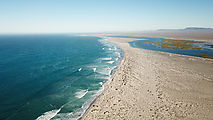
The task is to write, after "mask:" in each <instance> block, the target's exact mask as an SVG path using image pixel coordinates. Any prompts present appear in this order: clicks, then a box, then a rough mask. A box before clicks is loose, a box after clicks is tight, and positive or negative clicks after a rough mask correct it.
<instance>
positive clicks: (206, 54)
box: [110, 36, 213, 58]
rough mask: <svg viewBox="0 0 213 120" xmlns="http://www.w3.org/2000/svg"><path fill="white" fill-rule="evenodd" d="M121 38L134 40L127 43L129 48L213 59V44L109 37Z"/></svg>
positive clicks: (149, 38) (148, 38)
mask: <svg viewBox="0 0 213 120" xmlns="http://www.w3.org/2000/svg"><path fill="white" fill-rule="evenodd" d="M110 37H121V38H136V39H142V40H135V41H132V42H129V44H130V46H132V47H135V48H142V49H147V50H154V51H163V52H169V53H175V54H181V55H190V56H196V57H203V58H213V43H208V42H200V41H193V40H173V39H164V38H151V37H131V36H110Z"/></svg>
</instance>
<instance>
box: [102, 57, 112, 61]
mask: <svg viewBox="0 0 213 120" xmlns="http://www.w3.org/2000/svg"><path fill="white" fill-rule="evenodd" d="M101 60H112V57H109V58H101Z"/></svg>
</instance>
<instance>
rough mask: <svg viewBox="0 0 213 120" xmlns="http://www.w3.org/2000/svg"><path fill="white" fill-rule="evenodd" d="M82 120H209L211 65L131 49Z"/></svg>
mask: <svg viewBox="0 0 213 120" xmlns="http://www.w3.org/2000/svg"><path fill="white" fill-rule="evenodd" d="M108 40H109V41H111V42H113V43H116V44H117V45H119V47H120V48H121V49H122V50H123V51H124V58H123V60H122V62H121V65H120V67H119V68H118V70H117V71H116V73H115V74H114V77H113V78H112V80H111V81H110V82H109V83H108V84H105V91H104V92H103V94H102V95H101V96H99V97H98V98H97V99H96V100H95V102H94V103H93V104H92V105H91V107H90V108H89V109H88V110H87V112H86V113H85V114H84V115H83V117H82V118H81V119H82V120H101V119H104V120H105V119H107V120H120V119H121V120H150V119H157V120H164V119H165V120H213V60H210V59H204V58H198V57H192V56H184V55H177V54H172V53H166V52H158V51H150V50H143V49H137V48H132V47H130V46H129V44H128V43H127V42H128V41H132V40H135V39H130V38H109V39H108Z"/></svg>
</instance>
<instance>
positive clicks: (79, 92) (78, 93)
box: [75, 90, 88, 99]
mask: <svg viewBox="0 0 213 120" xmlns="http://www.w3.org/2000/svg"><path fill="white" fill-rule="evenodd" d="M87 92H88V90H80V91H78V92H76V93H75V94H76V95H75V97H77V98H79V99H80V98H82V97H84V96H85V95H86V94H87Z"/></svg>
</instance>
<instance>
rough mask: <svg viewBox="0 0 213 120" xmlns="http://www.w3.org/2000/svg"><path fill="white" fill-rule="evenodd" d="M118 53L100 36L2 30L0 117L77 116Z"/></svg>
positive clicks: (20, 119) (96, 92) (114, 64)
mask: <svg viewBox="0 0 213 120" xmlns="http://www.w3.org/2000/svg"><path fill="white" fill-rule="evenodd" d="M121 56H122V51H121V50H120V49H119V48H118V47H117V46H115V45H114V44H112V43H109V42H106V41H105V40H104V39H102V38H99V37H89V36H71V35H10V36H9V35H1V36H0V68H1V69H0V106H1V107H0V119H8V120H33V119H38V120H42V119H50V118H52V119H65V120H66V119H75V118H78V117H80V116H81V115H82V113H83V112H84V111H85V109H86V108H87V107H88V106H89V104H90V103H91V102H92V101H93V100H94V98H96V97H97V96H98V95H99V94H100V93H101V91H102V90H103V86H102V85H103V83H105V82H106V81H107V80H108V79H109V77H110V76H111V74H112V71H113V70H114V69H115V68H116V67H117V66H118V64H119V62H120V60H121Z"/></svg>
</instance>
